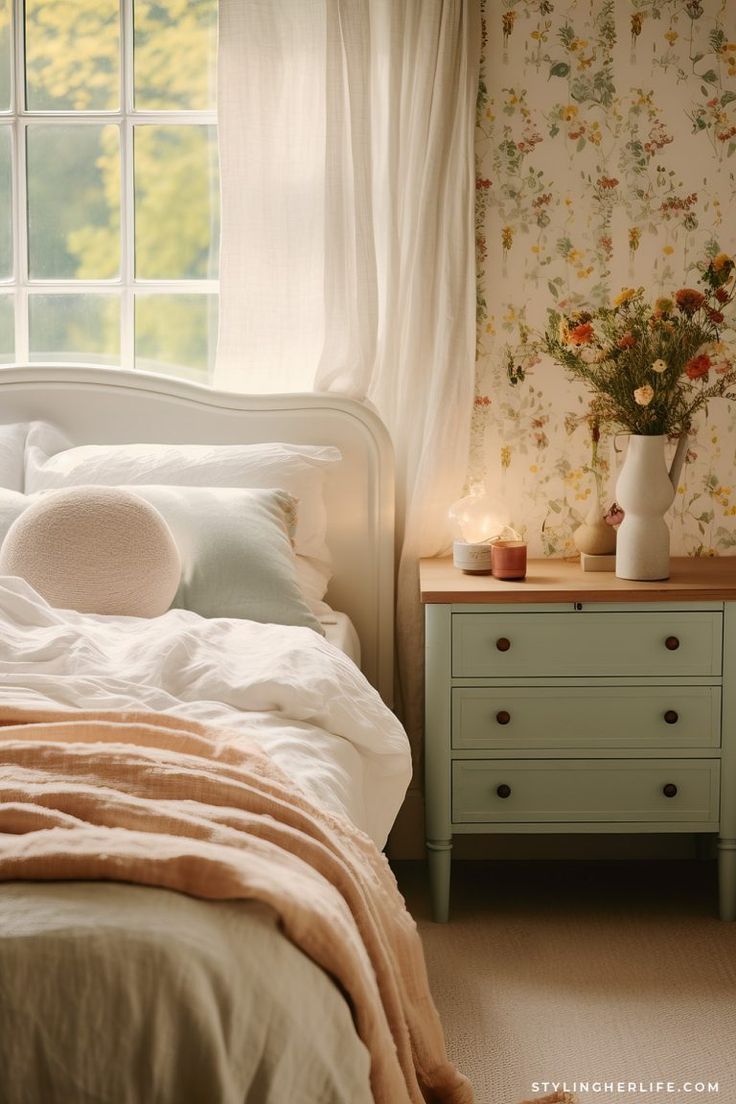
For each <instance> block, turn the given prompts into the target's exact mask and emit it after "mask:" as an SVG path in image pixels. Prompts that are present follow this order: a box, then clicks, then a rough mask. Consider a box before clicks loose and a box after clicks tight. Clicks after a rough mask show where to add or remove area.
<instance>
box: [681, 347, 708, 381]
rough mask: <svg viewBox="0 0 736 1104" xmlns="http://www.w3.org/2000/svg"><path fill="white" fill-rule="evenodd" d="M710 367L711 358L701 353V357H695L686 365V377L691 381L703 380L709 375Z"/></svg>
mask: <svg viewBox="0 0 736 1104" xmlns="http://www.w3.org/2000/svg"><path fill="white" fill-rule="evenodd" d="M710 366H711V361H710V357H709V356H707V355H706V354H705V353H701V354H700V356H694V357H692V358H691V359H690V360H689V361H688V362H687V364H686V365H685V375H686V376H687V378H688V379H691V380H696V379H702V378H703V376H707V375H708V370H709V369H710Z"/></svg>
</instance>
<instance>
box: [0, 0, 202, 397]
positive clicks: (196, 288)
mask: <svg viewBox="0 0 736 1104" xmlns="http://www.w3.org/2000/svg"><path fill="white" fill-rule="evenodd" d="M216 38H217V0H25V2H24V0H0V361H3V362H5V363H13V362H17V363H27V362H29V361H31V362H49V361H52V362H69V361H73V362H79V361H82V362H84V363H87V364H99V365H109V366H112V367H115V366H122V367H124V368H137V369H140V370H146V371H154V372H163V373H165V374H167V375H179V376H184V377H187V378H190V379H195V380H198V381H200V382H207V380H208V377H209V373H210V371H211V367H212V360H213V357H214V349H215V339H216V332H217V328H216V327H217V254H218V237H219V226H218V220H219V211H218V191H219V184H218V169H217V140H216V114H215V81H214V71H215V60H216Z"/></svg>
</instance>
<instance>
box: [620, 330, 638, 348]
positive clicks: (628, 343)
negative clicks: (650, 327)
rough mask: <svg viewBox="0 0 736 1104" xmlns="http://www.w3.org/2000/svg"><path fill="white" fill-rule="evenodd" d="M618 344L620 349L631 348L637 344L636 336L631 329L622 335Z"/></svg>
mask: <svg viewBox="0 0 736 1104" xmlns="http://www.w3.org/2000/svg"><path fill="white" fill-rule="evenodd" d="M616 344H617V345H618V347H619V349H630V348H631V347H632V345H636V338H635V337H634V335H633V334H632V333H631V332H630V331H627V332H626V333H625V334H622V335H621V337H620V338H619V339H618V341H617V342H616Z"/></svg>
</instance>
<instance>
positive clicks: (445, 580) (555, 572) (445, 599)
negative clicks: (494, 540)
mask: <svg viewBox="0 0 736 1104" xmlns="http://www.w3.org/2000/svg"><path fill="white" fill-rule="evenodd" d="M419 583H420V591H421V599H422V602H425V603H450V602H509V603H513V602H675V601H677V600H678V599H683V600H687V601H697V600H698V599H700V600H702V601H708V602H728V601H736V556H719V557H714V558H706V557H702V558H693V557H674V558H673V559H672V560H671V574H670V578H669V579H664V580H662V581H661V582H654V583H640V582H631V581H630V580H628V579H619V578H617V577H616V575H615V574H614V573H613V572H612V571H583V569H582V568H581V566H580V564H579V563H578V562H570V561H568V560H559V559H545V560H530V561H529V563H528V566H527V576H526V579H523V580H521V581H519V582H506V581H504V580H501V579H494V578H493V576H491V575H464V574H463V573H462V572H461V571H460V570H459V569H458V568H456V567H453V566H452V559H451V558H450V557H446V558H443V559H425V560H420V563H419Z"/></svg>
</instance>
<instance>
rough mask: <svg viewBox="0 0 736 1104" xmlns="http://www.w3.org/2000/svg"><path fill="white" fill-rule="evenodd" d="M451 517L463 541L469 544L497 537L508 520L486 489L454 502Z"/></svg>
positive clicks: (475, 491)
mask: <svg viewBox="0 0 736 1104" xmlns="http://www.w3.org/2000/svg"><path fill="white" fill-rule="evenodd" d="M449 516H450V517H451V518H452V520H453V521H454V522H455V523H456V525H457V526H458V528H459V529H460V532H461V534H462V537H463V540H465V541H467V542H468V543H469V544H477V543H479V542H480V541H486V540H489V539H490V538H491V537H495V536H497V535H498V534H499V532H500V531H501V530H502V529H503V528H504V525H505V524H506V519H505V518H504V516H503V515H502V513H501V511H500V510H499V508H498V506H497V504H496V503H495V502H494V501H493V499H492V498H491V497H490V495H488V494H487V493H486V490H485V488H484V487H479V488H476V489H475V490H473V492H472V493H471V494H469V495H466V497H465V498H461V499H459V500H458V501H457V502H453V504H452V506H451V507H450V510H449Z"/></svg>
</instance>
